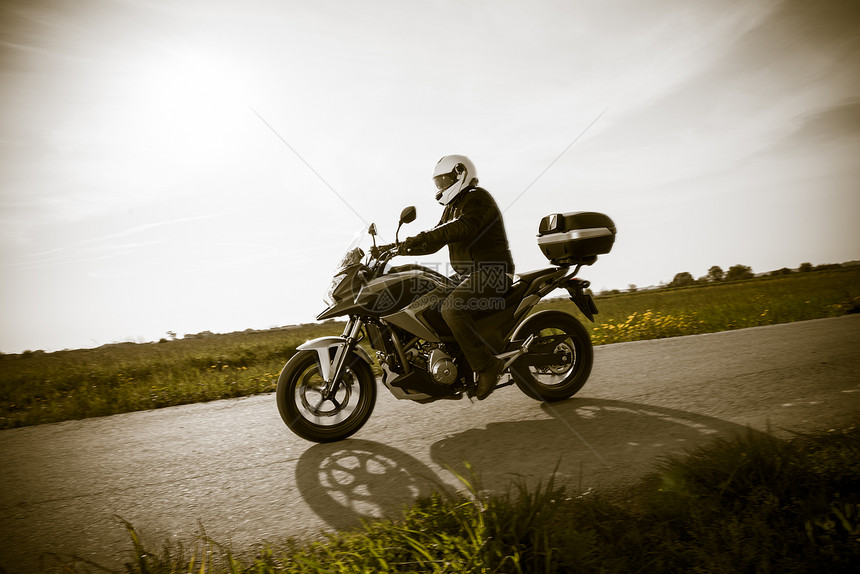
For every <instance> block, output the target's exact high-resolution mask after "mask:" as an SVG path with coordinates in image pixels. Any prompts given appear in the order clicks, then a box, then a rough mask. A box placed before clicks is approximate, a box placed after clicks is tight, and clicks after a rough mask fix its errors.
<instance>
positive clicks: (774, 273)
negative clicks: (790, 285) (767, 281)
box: [768, 267, 792, 277]
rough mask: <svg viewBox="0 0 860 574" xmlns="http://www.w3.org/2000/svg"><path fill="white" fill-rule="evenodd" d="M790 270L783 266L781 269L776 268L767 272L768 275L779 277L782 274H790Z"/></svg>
mask: <svg viewBox="0 0 860 574" xmlns="http://www.w3.org/2000/svg"><path fill="white" fill-rule="evenodd" d="M791 273H792V271H791V269H789V268H788V267H783V268H782V269H777V270H775V271H771V272H770V273H768V275H769V276H770V277H780V276H782V275H791Z"/></svg>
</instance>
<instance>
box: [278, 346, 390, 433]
mask: <svg viewBox="0 0 860 574" xmlns="http://www.w3.org/2000/svg"><path fill="white" fill-rule="evenodd" d="M324 387H325V380H324V379H323V376H322V373H321V371H320V365H319V356H318V355H317V353H316V352H314V351H299V352H298V353H296V354H295V355H293V357H292V358H291V359H290V360H289V361H288V362H287V364H286V365H285V366H284V368H283V370H282V371H281V375H280V377H278V388H277V391H276V393H275V394H276V397H277V401H278V411H279V412H280V413H281V418H282V419H283V420H284V422H285V423H286V424H287V426H288V427H289V428H290V430H291V431H293V432H294V433H296V434H297V435H299V436H300V437H302V438H303V439H306V440H309V441H313V442H334V441H338V440H343V439H345V438H347V437H348V436H350V435H352V434H354V433H356V432H357V431H358V430H359V429H360V428H361V427H362V426H364V423H366V422H367V419H369V418H370V413H372V412H373V407H374V405H375V404H376V379H375V378H374V376H373V371H372V370H371V369H370V365H368V364H367V363H366V362H365V361H364V360H363V359H362V358H361V357H360V356H358V355H357V354H355V353H353V354H352V355H351V356H350V357H348V358H347V360H346V368H345V369H344V372H343V376H342V377H341V380H340V381H339V382H338V385H337V387H336V391H335V392H334V394H333V395H332V396H329V397H325V396H324V395H323V388H324Z"/></svg>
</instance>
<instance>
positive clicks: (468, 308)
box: [442, 267, 511, 372]
mask: <svg viewBox="0 0 860 574" xmlns="http://www.w3.org/2000/svg"><path fill="white" fill-rule="evenodd" d="M504 271H505V269H504V268H503V267H481V268H478V269H476V270H475V271H474V272H472V273H471V274H470V275H469V276H468V277H467V278H466V279H465V280H464V281H463V282H462V283H460V285H458V286H457V288H456V289H454V291H452V292H451V294H450V295H448V297H447V298H446V299H445V300H444V301H443V302H442V317H443V318H444V319H445V322H446V323H448V327H450V328H451V333H452V334H453V335H454V338H455V339H457V343H459V344H460V348H461V349H462V351H463V354H464V355H466V360H468V361H469V365H470V366H471V367H472V369H473V370H475V371H479V372H480V371H485V370H487V369H488V368H490V367H491V366H492V364H493V359H494V353H495V352H498V350H497V349H495V348H494V347H496V346H498V345H499V344H500V341H499V340H498V339H499V337H498V333H492V332H481V330H480V329H479V328H478V325H477V324H476V322H475V318H476V316H477V315H483V316H486V315H488V314H492V313H494V312H498V311H502V310H503V309H504V308H505V294H506V293H507V291H508V289H509V288H510V286H511V279H510V277H508V275H506V274H505V272H504Z"/></svg>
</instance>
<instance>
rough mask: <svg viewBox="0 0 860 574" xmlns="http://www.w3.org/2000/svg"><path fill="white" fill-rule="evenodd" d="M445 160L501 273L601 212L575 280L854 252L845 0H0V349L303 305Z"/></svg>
mask: <svg viewBox="0 0 860 574" xmlns="http://www.w3.org/2000/svg"><path fill="white" fill-rule="evenodd" d="M446 154H464V155H468V156H469V157H470V158H471V159H472V160H473V162H474V163H475V165H476V167H477V171H478V175H479V177H480V183H481V185H482V186H483V187H485V188H487V189H488V190H489V191H490V192H491V193H492V194H493V195H494V197H495V198H496V201H497V203H498V204H499V206H500V208H501V209H502V210H503V213H504V219H505V224H506V227H507V233H508V239H509V242H510V244H511V250H512V252H513V256H514V262H515V264H516V267H517V269H518V270H521V271H525V270H531V269H537V268H541V267H545V266H546V265H547V262H546V260H545V259H544V258H543V255H542V254H541V252H540V250H539V248H538V247H537V243H536V238H535V235H536V233H537V227H538V223H539V221H540V219H541V217H543V216H545V215H547V214H550V213H559V212H569V211H600V212H604V213H606V214H608V215H609V216H610V217H611V218H612V219H613V220H614V221H615V223H616V225H617V227H618V236H617V240H616V243H615V246H614V248H613V250H612V252H611V253H610V254H608V255H605V256H602V257H601V258H600V259H599V260H598V262H597V263H596V264H595V265H594V266H592V267H589V268H585V269H584V270H583V271H582V272H581V273H580V275H579V276H580V277H582V278H585V279H588V280H590V281H591V282H592V288H593V289H594V290H595V291H601V290H606V289H627V288H628V287H629V286H630V285H631V284H633V285H638V286H640V287H644V286H650V285H658V284H659V283H660V282H669V281H671V280H672V278H673V277H674V275H675V274H676V273H679V272H690V273H692V275H693V276H696V277H699V276H703V275H705V274H706V273H707V270H708V269H709V268H710V267H711V266H713V265H719V266H721V267H722V268H723V269H728V268H729V267H730V266H732V265H735V264H743V265H748V266H750V267H752V268H753V271H755V272H763V271H769V270H774V269H780V268H782V267H790V268H796V267H798V266H799V264H800V263H802V262H807V261H808V262H812V263H813V264H821V263H841V262H845V261H851V260H856V259H860V226H858V225H857V215H858V214H860V161H858V158H860V8H858V7H857V4H856V1H853V0H827V1H820V0H819V1H812V0H760V1H750V0H701V1H698V2H689V1H687V0H566V1H543V0H537V1H531V0H530V1H528V2H525V1H523V2H514V1H498V0H497V1H493V2H490V1H477V0H458V1H445V0H443V1H439V2H409V1H394V0H366V1H364V2H361V3H358V2H349V1H346V0H328V1H325V0H323V1H314V2H310V1H308V2H298V1H292V0H286V1H284V0H281V1H275V0H246V1H243V2H236V1H232V2H228V1H226V0H80V1H76V2H68V1H65V0H4V1H3V2H2V3H0V317H2V323H0V324H2V328H0V351H2V352H6V353H16V352H21V351H23V350H27V349H29V350H36V349H43V350H48V351H53V350H59V349H65V348H69V349H71V348H81V347H94V346H98V345H101V344H105V343H111V342H119V341H136V342H144V341H150V340H158V339H160V338H162V337H168V332H171V333H176V334H177V335H178V336H182V335H184V334H189V333H197V332H200V331H204V330H208V331H212V332H232V331H241V330H245V329H266V328H270V327H275V326H281V325H289V324H297V323H307V322H312V321H314V320H315V317H316V316H317V314H318V313H319V312H321V311H322V310H323V308H324V304H323V303H322V297H323V295H324V294H325V291H326V289H327V287H328V285H329V282H330V280H331V274H332V271H333V268H334V267H335V265H336V263H337V262H338V261H339V259H340V256H341V255H342V253H343V251H344V250H345V248H346V246H347V245H348V244H349V242H350V241H351V239H352V238H353V237H354V236H355V234H356V232H358V231H359V230H360V229H361V228H362V227H363V226H365V225H367V224H369V223H371V222H375V223H376V225H377V227H378V228H379V232H380V234H381V239H382V240H386V241H390V240H391V239H392V238H393V235H394V231H395V228H396V224H397V218H398V215H399V213H400V210H401V209H402V208H403V207H405V206H407V205H415V206H416V207H417V210H418V218H417V220H416V221H415V222H414V223H412V224H409V225H407V226H405V227H404V229H403V230H402V231H401V234H402V235H412V234H415V233H417V232H419V231H422V230H424V229H428V228H430V227H432V226H433V225H435V224H436V222H437V221H438V219H439V217H440V214H441V206H439V205H438V204H437V203H436V202H435V200H434V198H433V196H434V192H435V189H434V187H433V184H432V181H431V173H432V169H433V166H434V165H435V163H436V161H437V160H438V159H439V158H440V157H441V156H443V155H446ZM402 235H401V236H402ZM417 261H419V262H422V263H425V264H436V265H440V266H444V265H445V263H446V261H447V255H446V253H445V252H444V251H443V252H440V253H439V254H437V255H434V256H427V257H423V258H419V259H417Z"/></svg>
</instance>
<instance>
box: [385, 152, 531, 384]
mask: <svg viewBox="0 0 860 574" xmlns="http://www.w3.org/2000/svg"><path fill="white" fill-rule="evenodd" d="M433 182H434V183H435V184H436V190H437V192H436V200H437V201H438V202H439V203H440V204H442V205H443V206H445V209H444V210H443V212H442V218H441V219H440V220H439V223H438V224H437V225H436V226H435V227H434V228H433V229H430V230H427V231H423V232H421V233H419V234H417V235H415V236H414V237H409V238H407V239H405V240H404V241H403V242H402V244H401V246H400V253H402V254H408V255H428V254H431V253H436V252H437V251H439V250H440V249H441V248H442V247H444V246H446V245H447V246H448V253H449V258H450V261H451V266H452V267H453V269H454V271H456V273H457V276H455V277H454V278H453V279H454V280H455V281H459V285H458V286H457V287H456V289H454V291H453V292H451V293H450V295H448V297H447V298H446V299H445V300H444V301H443V302H442V317H443V318H444V319H445V322H446V323H447V324H448V326H449V327H450V329H451V332H452V334H453V335H454V338H455V339H456V340H457V343H459V345H460V348H461V349H462V351H463V353H464V354H465V355H466V359H467V360H468V361H469V365H470V367H471V368H472V369H473V370H474V371H476V372H477V374H478V388H477V393H476V396H477V397H478V400H484V399H485V398H487V397H488V396H489V395H490V393H492V392H493V390H495V387H496V383H498V380H499V376H500V374H501V369H502V366H503V362H502V361H501V360H499V359H497V358H496V357H495V356H494V355H493V351H494V349H492V348H490V346H491V343H490V342H489V341H494V344H496V345H498V344H500V341H495V339H496V338H497V337H496V335H497V334H494V333H481V332H480V331H479V329H478V328H477V326H476V323H475V312H476V311H478V310H482V311H484V310H487V309H488V308H489V309H491V310H493V311H499V310H502V309H503V308H504V294H505V292H506V291H507V290H508V288H509V287H510V284H511V279H510V274H513V272H514V262H513V258H512V257H511V251H510V249H509V247H508V238H507V234H506V232H505V225H504V222H503V220H502V213H501V211H500V210H499V207H498V205H496V202H495V200H494V199H493V197H492V196H491V195H490V193H489V192H488V191H487V190H486V189H483V188H481V187H478V177H477V171H476V170H475V166H474V164H473V163H472V162H471V161H470V160H469V158H467V157H466V156H463V155H446V156H444V157H443V158H442V159H440V160H439V161H438V162H437V163H436V167H435V169H434V170H433ZM499 351H500V349H499Z"/></svg>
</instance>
